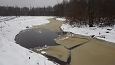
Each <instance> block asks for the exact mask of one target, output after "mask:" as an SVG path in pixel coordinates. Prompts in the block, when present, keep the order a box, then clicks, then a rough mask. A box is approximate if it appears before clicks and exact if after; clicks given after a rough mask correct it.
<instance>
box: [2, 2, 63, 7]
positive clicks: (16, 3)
mask: <svg viewBox="0 0 115 65" xmlns="http://www.w3.org/2000/svg"><path fill="white" fill-rule="evenodd" d="M60 2H62V0H0V6H19V7H33V6H34V7H43V6H53V5H55V4H57V3H60Z"/></svg>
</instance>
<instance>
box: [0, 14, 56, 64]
mask: <svg viewBox="0 0 115 65" xmlns="http://www.w3.org/2000/svg"><path fill="white" fill-rule="evenodd" d="M48 18H52V17H37V16H35V17H30V16H26V17H24V16H23V17H22V16H21V17H10V16H9V17H0V65H55V64H54V63H53V62H51V61H49V60H48V59H47V58H46V57H44V56H42V55H40V54H37V53H35V52H32V51H30V50H28V49H25V48H23V47H21V46H20V45H18V44H16V43H15V41H14V38H15V36H16V35H17V34H18V33H19V32H20V31H21V30H24V29H26V27H31V26H32V25H42V24H46V23H49V21H48V20H47V19H48Z"/></svg>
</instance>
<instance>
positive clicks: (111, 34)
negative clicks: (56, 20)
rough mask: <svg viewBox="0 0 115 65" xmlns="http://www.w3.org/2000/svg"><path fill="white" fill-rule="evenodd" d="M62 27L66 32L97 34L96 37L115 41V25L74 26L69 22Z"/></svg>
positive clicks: (86, 34) (87, 34)
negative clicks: (101, 26) (100, 26)
mask: <svg viewBox="0 0 115 65" xmlns="http://www.w3.org/2000/svg"><path fill="white" fill-rule="evenodd" d="M61 28H62V29H63V30H64V31H66V32H72V33H74V34H80V35H85V36H91V35H95V37H96V38H98V39H102V40H105V41H109V42H114V43H115V26H114V27H113V28H111V27H103V28H99V27H91V28H90V27H81V28H79V27H72V26H70V25H69V24H63V25H62V26H61Z"/></svg>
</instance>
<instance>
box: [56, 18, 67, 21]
mask: <svg viewBox="0 0 115 65" xmlns="http://www.w3.org/2000/svg"><path fill="white" fill-rule="evenodd" d="M56 20H59V21H65V20H66V19H65V18H56Z"/></svg>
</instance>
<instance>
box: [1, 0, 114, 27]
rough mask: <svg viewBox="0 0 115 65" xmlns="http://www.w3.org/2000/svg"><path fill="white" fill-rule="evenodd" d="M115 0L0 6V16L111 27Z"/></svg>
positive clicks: (80, 0)
mask: <svg viewBox="0 0 115 65" xmlns="http://www.w3.org/2000/svg"><path fill="white" fill-rule="evenodd" d="M114 3H115V0H70V1H69V2H67V1H66V0H64V1H63V2H62V3H59V4H56V5H55V6H53V7H50V6H49V7H38V8H34V7H31V8H27V7H23V8H20V7H10V6H0V15H1V16H59V17H66V19H67V20H69V22H70V24H73V23H75V22H76V23H78V24H80V25H87V24H89V26H90V27H92V26H94V25H101V26H112V25H113V23H114V19H115V4H114Z"/></svg>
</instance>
